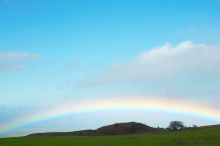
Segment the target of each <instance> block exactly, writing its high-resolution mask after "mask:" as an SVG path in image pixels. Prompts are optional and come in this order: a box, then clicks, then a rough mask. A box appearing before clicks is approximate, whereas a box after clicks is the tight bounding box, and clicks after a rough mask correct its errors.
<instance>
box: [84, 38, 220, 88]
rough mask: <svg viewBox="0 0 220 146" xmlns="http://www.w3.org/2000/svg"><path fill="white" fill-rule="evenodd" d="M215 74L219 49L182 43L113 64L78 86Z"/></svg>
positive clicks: (218, 64)
mask: <svg viewBox="0 0 220 146" xmlns="http://www.w3.org/2000/svg"><path fill="white" fill-rule="evenodd" d="M217 73H220V46H218V45H216V46H210V45H206V44H195V43H193V42H191V41H184V42H182V43H180V44H178V45H176V46H173V45H172V44H169V43H166V44H164V45H162V46H159V47H155V48H152V49H150V50H148V51H144V52H142V53H140V54H139V55H138V56H137V57H136V58H134V59H133V60H131V61H129V62H127V63H118V64H113V65H111V66H110V67H109V68H108V69H107V70H106V71H104V72H103V73H102V74H100V75H97V76H95V77H92V78H90V79H85V80H82V81H80V84H82V85H91V84H108V83H116V82H120V81H137V80H142V81H143V80H144V81H161V80H173V79H174V78H179V79H180V78H181V77H190V76H191V77H195V76H197V77H198V76H203V77H205V78H207V77H208V78H211V76H212V75H213V74H217Z"/></svg>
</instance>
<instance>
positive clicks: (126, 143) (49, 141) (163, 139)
mask: <svg viewBox="0 0 220 146" xmlns="http://www.w3.org/2000/svg"><path fill="white" fill-rule="evenodd" d="M200 145H201V146H220V126H210V127H203V128H198V129H192V130H184V131H179V132H160V133H148V134H130V135H116V136H26V137H18V138H3V139H0V146H200Z"/></svg>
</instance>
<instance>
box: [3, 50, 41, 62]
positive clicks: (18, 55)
mask: <svg viewBox="0 0 220 146" xmlns="http://www.w3.org/2000/svg"><path fill="white" fill-rule="evenodd" d="M38 58H39V55H37V54H34V53H28V52H0V61H17V60H29V59H31V60H32V59H38Z"/></svg>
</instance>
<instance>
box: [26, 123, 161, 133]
mask: <svg viewBox="0 0 220 146" xmlns="http://www.w3.org/2000/svg"><path fill="white" fill-rule="evenodd" d="M162 130H163V129H158V128H153V127H149V126H147V125H145V124H142V123H136V122H128V123H115V124H113V125H108V126H103V127H100V128H98V129H96V130H81V131H73V132H49V133H34V134H30V135H28V136H96V135H121V134H136V133H152V132H159V131H162Z"/></svg>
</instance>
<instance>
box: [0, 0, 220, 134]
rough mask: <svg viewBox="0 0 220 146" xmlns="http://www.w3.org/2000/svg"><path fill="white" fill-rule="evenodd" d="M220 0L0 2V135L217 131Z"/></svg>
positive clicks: (47, 0) (219, 98)
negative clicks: (120, 129) (130, 126)
mask: <svg viewBox="0 0 220 146" xmlns="http://www.w3.org/2000/svg"><path fill="white" fill-rule="evenodd" d="M219 7H220V2H219V1H218V0H213V1H209V0H202V1H198V0H184V1H177V0H167V1H163V0H120V1H118V0H105V1H103V0H62V1H61V0H46V1H45V0H37V1H28V0H0V136H1V137H4V136H20V135H26V134H29V133H33V132H48V131H73V130H79V129H88V128H92V129H94V128H98V127H100V126H103V125H105V124H112V123H116V122H128V121H136V122H143V123H145V124H147V125H149V126H155V127H157V126H160V127H166V126H168V124H169V122H170V121H172V120H181V121H183V122H184V123H185V124H186V125H187V126H191V125H193V124H196V125H211V124H220V112H219V111H220V76H219V74H220V19H219V18H220V9H219Z"/></svg>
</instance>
